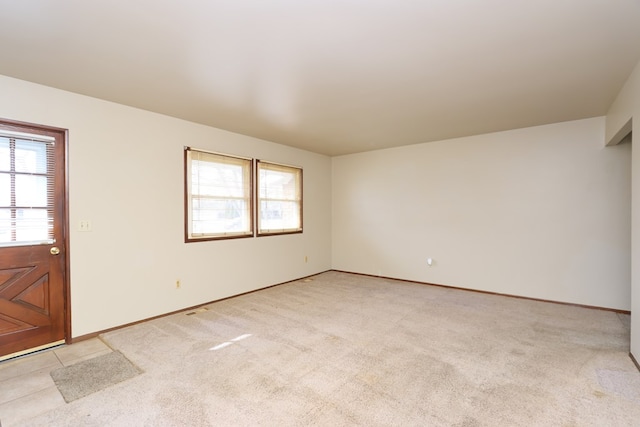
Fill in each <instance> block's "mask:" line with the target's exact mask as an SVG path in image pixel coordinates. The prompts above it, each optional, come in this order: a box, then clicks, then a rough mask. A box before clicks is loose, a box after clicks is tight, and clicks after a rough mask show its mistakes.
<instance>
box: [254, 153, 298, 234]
mask: <svg viewBox="0 0 640 427" xmlns="http://www.w3.org/2000/svg"><path fill="white" fill-rule="evenodd" d="M257 164H258V166H257V169H258V234H259V235H268V234H280V233H298V232H302V169H300V168H296V167H292V166H284V165H279V164H275V163H268V162H263V161H258V163H257Z"/></svg>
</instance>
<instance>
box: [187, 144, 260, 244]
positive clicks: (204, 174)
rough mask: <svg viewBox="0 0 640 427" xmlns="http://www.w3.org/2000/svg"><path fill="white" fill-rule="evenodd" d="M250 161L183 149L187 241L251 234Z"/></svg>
mask: <svg viewBox="0 0 640 427" xmlns="http://www.w3.org/2000/svg"><path fill="white" fill-rule="evenodd" d="M251 164H252V163H251V160H250V159H243V158H239V157H233V156H227V155H223V154H216V153H209V152H205V151H200V150H195V149H192V148H188V147H187V148H186V187H187V188H186V197H187V230H186V232H187V236H186V240H187V241H193V240H206V239H215V238H230V237H244V236H252V235H253V224H252V222H253V221H252V197H251Z"/></svg>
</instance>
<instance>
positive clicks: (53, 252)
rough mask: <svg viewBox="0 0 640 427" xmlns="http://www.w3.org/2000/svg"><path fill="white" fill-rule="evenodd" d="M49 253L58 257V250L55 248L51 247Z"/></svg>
mask: <svg viewBox="0 0 640 427" xmlns="http://www.w3.org/2000/svg"><path fill="white" fill-rule="evenodd" d="M49 252H51V255H58V254H59V253H60V248H59V247H57V246H54V247H52V248H51V249H50V250H49Z"/></svg>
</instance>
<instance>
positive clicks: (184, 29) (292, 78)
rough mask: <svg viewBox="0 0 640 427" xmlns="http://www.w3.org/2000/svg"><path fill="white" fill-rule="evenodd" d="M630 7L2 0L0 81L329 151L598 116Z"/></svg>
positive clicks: (576, 0) (610, 2)
mask: <svg viewBox="0 0 640 427" xmlns="http://www.w3.org/2000/svg"><path fill="white" fill-rule="evenodd" d="M639 59H640V0H536V1H528V2H522V1H515V2H514V1H507V0H502V1H498V0H457V1H435V0H431V1H429V0H420V1H408V0H386V1H381V0H341V1H336V0H305V1H299V0H298V1H295V0H272V1H264V0H244V1H242V0H227V1H216V0H181V1H176V0H127V1H125V0H110V1H102V2H98V1H87V0H23V1H16V0H0V74H4V75H7V76H11V77H16V78H20V79H24V80H28V81H32V82H36V83H41V84H44V85H48V86H52V87H56V88H60V89H65V90H69V91H72V92H77V93H81V94H85V95H90V96H94V97H97V98H102V99H106V100H110V101H114V102H118V103H121V104H126V105H131V106H134V107H139V108H143V109H146V110H150V111H155V112H158V113H163V114H167V115H170V116H174V117H179V118H183V119H186V120H191V121H194V122H198V123H203V124H208V125H211V126H215V127H218V128H222V129H226V130H230V131H233V132H238V133H242V134H246V135H251V136H255V137H258V138H263V139H266V140H270V141H274V142H278V143H282V144H286V145H291V146H295V147H299V148H302V149H306V150H310V151H314V152H318V153H323V154H328V155H340V154H346V153H354V152H361V151H367V150H373V149H378V148H384V147H392V146H400V145H407V144H415V143H421V142H428V141H434V140H441V139H447V138H453V137H459V136H466V135H473V134H480V133H486V132H493V131H500V130H507V129H513V128H520V127H527V126H534V125H540V124H547V123H554V122H561V121H566V120H574V119H581V118H587V117H593V116H599V115H603V114H605V113H606V112H607V109H608V108H609V106H610V104H611V102H612V101H613V99H614V98H615V95H616V94H617V93H618V91H619V90H620V88H621V87H622V84H623V83H624V81H625V80H626V78H627V77H628V76H629V74H630V73H631V71H632V69H633V66H634V65H635V64H636V63H637V62H638V60H639Z"/></svg>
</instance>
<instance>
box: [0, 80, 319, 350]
mask: <svg viewBox="0 0 640 427" xmlns="http://www.w3.org/2000/svg"><path fill="white" fill-rule="evenodd" d="M0 93H2V99H3V102H1V103H0V117H2V118H5V119H13V120H20V121H26V122H31V123H38V124H44V125H50V126H57V127H61V128H66V129H69V165H70V170H69V182H70V190H69V197H70V209H69V210H70V222H71V230H70V231H71V233H70V257H71V258H70V260H71V272H70V274H71V276H70V277H71V303H72V304H71V306H72V335H73V336H74V337H77V336H82V335H85V334H88V333H92V332H96V331H100V330H104V329H107V328H111V327H114V326H119V325H122V324H126V323H129V322H134V321H137V320H140V319H145V318H148V317H151V316H155V315H160V314H164V313H167V312H170V311H174V310H179V309H182V308H185V307H189V306H194V305H198V304H201V303H205V302H208V301H211V300H215V299H219V298H224V297H228V296H231V295H235V294H239V293H242V292H247V291H251V290H254V289H257V288H261V287H265V286H269V285H273V284H277V283H280V282H284V281H288V280H293V279H296V278H300V277H303V276H307V275H311V274H314V273H318V272H321V271H325V270H327V269H330V268H331V259H330V249H331V247H330V238H331V234H330V229H331V194H330V191H331V160H330V158H328V157H326V156H321V155H317V154H313V153H309V152H306V151H302V150H298V149H294V148H290V147H286V146H282V145H278V144H274V143H270V142H267V141H262V140H258V139H255V138H250V137H247V136H243V135H238V134H233V133H229V132H225V131H222V130H219V129H215V128H211V127H207V126H202V125H198V124H194V123H190V122H186V121H182V120H178V119H174V118H170V117H166V116H162V115H159V114H154V113H150V112H147V111H143V110H138V109H134V108H129V107H125V106H122V105H118V104H114V103H109V102H105V101H101V100H97V99H94V98H89V97H85V96H81V95H77V94H73V93H69V92H65V91H61V90H57V89H53V88H49V87H45V86H40V85H35V84H32V83H28V82H25V81H20V80H15V79H12V78H8V77H4V76H0ZM185 145H191V146H194V147H197V148H203V149H208V150H214V151H220V152H224V153H229V154H236V155H241V156H248V157H254V158H260V159H264V160H270V161H274V162H282V163H286V164H291V165H296V166H301V167H302V168H303V169H304V196H305V199H304V233H303V234H296V235H287V236H272V237H262V238H253V239H240V240H225V241H215V242H198V243H190V244H185V243H184V236H183V229H184V223H183V185H184V184H183V157H182V156H183V146H185ZM84 219H88V220H91V221H92V224H93V231H92V232H88V233H87V232H79V231H78V230H77V228H78V227H77V226H78V223H79V222H80V220H84ZM305 255H307V256H308V263H305V262H304V256H305ZM177 279H180V280H181V282H182V288H181V289H179V290H177V289H176V287H175V282H176V280H177Z"/></svg>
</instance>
